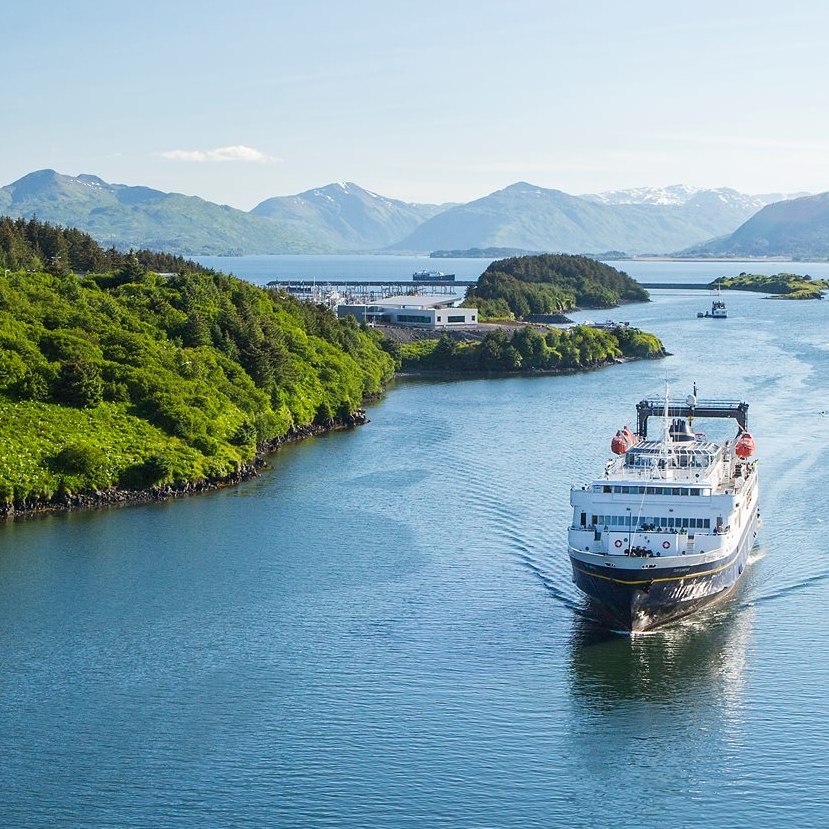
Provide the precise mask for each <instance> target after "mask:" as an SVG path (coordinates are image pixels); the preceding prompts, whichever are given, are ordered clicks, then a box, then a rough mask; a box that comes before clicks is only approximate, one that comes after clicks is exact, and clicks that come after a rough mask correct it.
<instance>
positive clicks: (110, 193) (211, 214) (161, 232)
mask: <svg viewBox="0 0 829 829" xmlns="http://www.w3.org/2000/svg"><path fill="white" fill-rule="evenodd" d="M0 213H2V214H5V215H8V216H12V217H13V218H17V217H23V218H31V217H33V216H36V217H37V218H38V219H41V220H43V221H48V222H53V223H55V224H60V225H64V226H72V227H77V228H78V229H79V230H82V231H85V232H86V233H89V234H90V235H91V236H92V237H93V238H94V239H95V240H96V241H97V242H99V243H100V244H102V245H104V246H109V245H114V246H115V247H117V248H119V249H122V250H128V249H129V248H139V247H140V248H148V249H151V250H164V251H167V252H170V253H178V254H182V255H185V256H193V255H196V254H205V255H209V254H212V255H223V254H241V253H319V252H322V251H324V250H329V249H330V245H331V244H333V243H334V241H335V240H325V239H324V238H318V237H317V236H316V235H314V236H312V235H311V234H310V233H309V232H308V231H307V229H306V228H304V227H298V226H296V225H294V224H291V223H290V222H280V223H277V222H272V221H269V220H268V219H264V218H262V217H260V216H252V215H250V214H249V213H246V212H245V211H243V210H236V209H235V208H233V207H228V206H227V205H218V204H213V203H212V202H209V201H205V200H204V199H200V198H197V197H195V196H183V195H181V194H179V193H162V192H161V191H159V190H152V189H150V188H148V187H128V186H126V185H123V184H108V183H107V182H105V181H102V180H101V179H100V178H97V177H96V176H88V175H81V176H77V177H73V176H64V175H61V174H60V173H56V172H55V171H54V170H39V171H38V172H35V173H30V174H29V175H27V176H24V177H23V178H21V179H19V180H18V181H16V182H14V183H13V184H9V185H7V186H6V187H3V188H0Z"/></svg>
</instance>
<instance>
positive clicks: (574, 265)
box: [466, 253, 649, 319]
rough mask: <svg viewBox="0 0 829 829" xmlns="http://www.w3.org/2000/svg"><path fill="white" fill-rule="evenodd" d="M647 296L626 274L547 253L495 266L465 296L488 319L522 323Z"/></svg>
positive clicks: (592, 262)
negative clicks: (535, 317) (529, 318)
mask: <svg viewBox="0 0 829 829" xmlns="http://www.w3.org/2000/svg"><path fill="white" fill-rule="evenodd" d="M648 298H649V296H648V292H647V291H646V290H645V289H644V288H643V287H642V286H641V285H640V284H639V283H638V282H636V281H635V280H633V279H631V278H630V277H629V276H628V275H627V274H626V273H624V272H622V271H619V270H617V269H616V268H612V267H610V265H605V264H604V263H603V262H599V261H597V260H595V259H591V258H589V257H587V256H571V255H568V254H552V253H545V254H541V255H539V256H519V257H517V258H514V259H502V260H499V261H497V262H493V263H492V264H490V265H489V267H488V268H487V269H486V270H485V271H484V272H483V273H482V274H481V276H480V277H479V278H478V284H477V285H476V286H474V287H472V288H470V289H469V290H468V291H467V293H466V303H467V304H469V303H471V304H474V305H476V306H477V307H478V309H479V311H480V314H481V317H482V318H483V319H521V318H523V317H527V316H529V315H530V314H555V313H561V312H566V311H572V310H574V309H575V308H613V307H615V306H617V305H619V304H621V303H625V302H647V301H648Z"/></svg>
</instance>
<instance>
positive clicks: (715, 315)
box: [697, 288, 728, 320]
mask: <svg viewBox="0 0 829 829" xmlns="http://www.w3.org/2000/svg"><path fill="white" fill-rule="evenodd" d="M697 316H698V317H709V318H711V319H715V320H724V319H728V311H727V309H726V307H725V302H723V298H722V294H721V293H720V289H719V288H717V296H716V297H715V298H714V301H713V302H712V303H711V310H710V311H706V312H705V313H704V314H703V313H702V311H699V312H698V313H697Z"/></svg>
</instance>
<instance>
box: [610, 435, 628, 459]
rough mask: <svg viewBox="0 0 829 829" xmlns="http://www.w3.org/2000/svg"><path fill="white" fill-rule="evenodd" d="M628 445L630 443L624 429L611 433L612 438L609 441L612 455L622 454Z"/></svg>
mask: <svg viewBox="0 0 829 829" xmlns="http://www.w3.org/2000/svg"><path fill="white" fill-rule="evenodd" d="M630 447H631V444H630V443H629V442H628V439H627V435H625V433H624V431H622V430H621V429H619V431H618V432H616V434H615V435H613V440H611V441H610V449H611V451H612V452H613V454H614V455H624V454H625V452H627V450H628V449H630Z"/></svg>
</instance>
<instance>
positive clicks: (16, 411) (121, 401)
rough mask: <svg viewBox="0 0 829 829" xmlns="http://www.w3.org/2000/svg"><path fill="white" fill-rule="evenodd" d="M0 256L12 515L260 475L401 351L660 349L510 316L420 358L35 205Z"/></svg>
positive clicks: (318, 312) (577, 366)
mask: <svg viewBox="0 0 829 829" xmlns="http://www.w3.org/2000/svg"><path fill="white" fill-rule="evenodd" d="M605 267H606V266H605ZM0 268H2V271H0V415H1V416H2V420H0V438H2V442H1V443H0V515H7V516H8V515H13V514H15V513H18V512H32V511H36V510H41V509H55V508H58V509H59V508H75V507H80V506H96V505H101V504H107V503H117V502H122V501H134V500H147V499H150V498H164V497H170V496H171V495H175V494H177V493H181V492H187V491H195V490H199V489H203V488H212V487H215V486H217V485H222V484H223V483H232V482H236V481H239V480H242V479H243V478H245V477H249V476H252V475H255V474H256V471H255V470H256V467H257V465H261V463H262V458H263V456H264V455H265V454H266V453H267V452H268V451H270V450H272V449H274V448H276V447H278V446H280V445H281V444H283V443H285V442H287V441H291V440H296V439H299V438H302V437H305V436H308V435H310V434H314V433H318V432H321V431H325V430H328V429H332V428H338V427H344V426H350V425H354V424H356V423H359V422H361V420H362V419H364V416H363V415H362V410H361V408H360V407H361V404H362V403H363V401H365V400H366V399H369V398H371V397H372V396H376V395H379V394H380V393H381V392H382V391H383V390H384V389H385V388H386V387H387V385H388V383H389V382H390V381H391V380H392V378H393V377H394V375H395V372H396V371H397V370H399V369H400V368H401V367H402V366H403V365H405V363H406V361H407V360H408V361H409V367H410V368H411V367H412V366H413V365H414V364H415V363H417V362H419V361H421V365H422V366H426V365H427V364H428V365H429V367H430V368H434V367H444V368H452V369H456V368H458V367H459V366H463V368H465V369H467V370H468V369H471V368H474V369H475V370H478V371H505V370H506V371H518V370H535V369H538V368H545V369H560V370H569V371H573V370H587V369H590V368H595V367H598V366H600V365H603V364H606V363H608V362H612V361H614V360H618V359H620V358H623V357H626V356H628V357H650V356H659V355H661V354H663V353H664V351H663V350H662V345H661V343H660V342H659V340H658V339H657V338H655V337H652V336H651V335H647V334H644V333H642V332H637V331H635V330H632V329H618V330H599V329H592V328H589V327H576V328H573V329H571V330H552V329H550V330H548V331H547V332H546V333H541V332H539V331H537V330H535V329H533V328H531V327H522V328H520V329H518V330H516V332H515V333H514V334H512V336H510V335H509V334H508V333H507V332H506V331H505V330H504V329H502V328H496V329H493V330H492V331H490V332H488V333H486V334H485V335H484V336H483V338H482V339H481V340H480V341H479V342H478V343H475V344H469V345H463V344H458V343H448V342H447V341H445V340H443V339H440V340H434V341H433V345H432V356H431V357H428V358H425V362H423V360H424V357H423V355H422V354H421V356H420V357H414V356H411V355H409V356H405V355H404V353H403V352H404V350H405V348H406V346H401V345H400V344H399V343H397V342H395V341H393V340H391V339H389V338H388V337H386V336H384V334H383V333H382V330H381V329H379V328H371V327H366V326H360V325H358V323H357V322H356V320H354V319H353V318H351V317H347V318H344V319H338V318H337V317H336V315H335V314H334V313H333V312H332V311H331V310H330V309H328V308H325V307H323V306H319V305H314V304H312V303H306V302H300V301H298V300H296V299H294V298H293V297H291V296H289V295H287V294H285V293H282V292H278V291H273V290H267V289H264V288H259V287H257V286H254V285H252V284H250V283H247V282H244V281H242V280H240V279H236V278H234V277H231V276H226V275H224V274H221V273H217V272H214V271H211V270H209V269H205V268H202V267H200V266H199V265H197V264H196V263H194V262H190V261H185V260H183V259H181V258H180V257H175V256H170V255H166V254H158V253H153V252H150V251H139V252H137V253H132V252H131V253H129V254H124V253H120V252H118V251H116V250H115V249H109V250H104V249H102V248H101V247H100V246H98V245H97V244H96V243H95V242H94V240H92V238H91V237H90V236H88V235H87V234H84V233H81V232H80V231H77V230H72V229H63V228H60V227H56V226H53V225H50V224H48V223H41V222H38V221H37V220H35V219H32V220H25V219H18V220H12V219H8V218H0ZM79 274H84V275H79ZM614 278H615V277H614ZM498 279H502V277H500V276H499V277H498ZM626 279H627V277H626ZM515 282H516V284H517V283H518V282H520V280H515ZM510 284H512V283H510ZM545 285H546V283H545ZM513 288H514V290H515V291H518V290H519V289H518V288H515V286H513ZM551 289H552V283H550V287H544V288H543V289H542V290H541V291H540V292H539V291H538V289H537V288H531V289H530V291H529V293H530V295H532V296H536V295H538V296H546V294H547V293H548V292H549V291H550V290H551ZM484 290H490V289H489V288H484ZM553 293H554V294H555V291H553ZM555 295H556V296H557V297H558V299H560V298H561V297H560V296H559V295H558V294H555ZM500 299H503V301H504V302H506V303H507V305H510V303H511V302H512V301H514V298H513V297H508V298H506V299H504V298H500ZM498 300H499V297H495V296H493V297H492V301H494V302H496V303H497V302H498ZM482 302H490V299H485V300H482ZM545 302H546V300H545ZM498 307H500V306H498ZM522 307H523V306H522ZM545 307H547V306H545ZM558 307H559V308H561V307H570V306H569V305H568V304H567V302H564V303H561V302H559V305H558ZM516 308H518V306H517V305H516ZM412 345H414V346H417V347H418V348H420V349H421V351H422V350H423V347H422V346H420V345H418V344H416V343H415V344H412Z"/></svg>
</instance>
